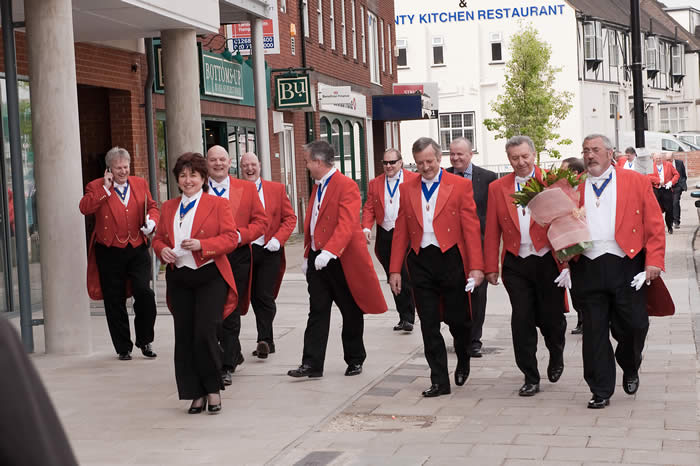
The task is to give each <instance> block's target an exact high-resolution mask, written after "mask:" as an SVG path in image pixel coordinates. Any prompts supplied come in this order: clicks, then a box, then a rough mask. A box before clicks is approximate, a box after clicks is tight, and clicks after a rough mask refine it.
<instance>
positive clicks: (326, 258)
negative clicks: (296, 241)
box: [314, 251, 338, 270]
mask: <svg viewBox="0 0 700 466" xmlns="http://www.w3.org/2000/svg"><path fill="white" fill-rule="evenodd" d="M337 258H338V257H337V256H334V255H333V254H331V253H330V252H328V251H321V254H319V255H318V256H317V257H316V260H315V261H314V267H316V270H321V269H323V268H324V267H325V266H327V265H328V262H330V260H331V259H337Z"/></svg>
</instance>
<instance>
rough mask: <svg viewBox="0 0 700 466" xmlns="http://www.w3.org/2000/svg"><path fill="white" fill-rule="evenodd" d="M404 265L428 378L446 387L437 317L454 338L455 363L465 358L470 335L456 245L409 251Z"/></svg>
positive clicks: (445, 368) (446, 375)
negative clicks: (410, 286) (409, 284)
mask: <svg viewBox="0 0 700 466" xmlns="http://www.w3.org/2000/svg"><path fill="white" fill-rule="evenodd" d="M406 265H407V267H408V273H409V275H410V277H411V283H412V284H413V295H414V298H415V300H416V308H417V310H418V317H420V328H421V334H422V336H423V347H424V351H425V359H426V360H427V361H428V365H429V366H430V381H431V382H432V383H433V384H439V385H441V386H446V387H447V386H449V385H450V377H449V372H448V369H447V349H446V348H445V340H444V339H443V338H442V334H441V333H440V321H441V320H444V321H445V323H446V324H447V325H448V327H449V329H450V333H451V334H452V337H453V338H454V345H455V353H457V361H458V364H459V361H460V360H463V359H465V358H468V357H469V353H468V348H467V342H468V341H469V338H470V334H471V328H470V327H471V321H470V319H469V300H468V297H467V293H466V292H465V291H464V287H465V286H466V283H467V279H466V277H465V275H464V267H463V265H462V256H461V255H460V253H459V249H458V248H457V246H455V247H453V248H451V249H449V250H448V251H446V252H444V253H443V252H442V251H441V250H440V248H438V247H437V246H427V247H425V248H422V249H421V250H420V251H419V254H416V253H415V252H413V250H411V251H410V252H409V253H408V257H407V259H406ZM441 305H442V306H441ZM441 307H442V312H441ZM441 317H442V318H441Z"/></svg>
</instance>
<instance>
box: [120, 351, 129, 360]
mask: <svg viewBox="0 0 700 466" xmlns="http://www.w3.org/2000/svg"><path fill="white" fill-rule="evenodd" d="M119 360H120V361H131V351H125V352H123V353H119Z"/></svg>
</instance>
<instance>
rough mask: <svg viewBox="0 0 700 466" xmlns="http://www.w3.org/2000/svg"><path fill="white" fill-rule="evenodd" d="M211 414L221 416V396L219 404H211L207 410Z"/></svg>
mask: <svg viewBox="0 0 700 466" xmlns="http://www.w3.org/2000/svg"><path fill="white" fill-rule="evenodd" d="M209 395H219V394H218V393H210V394H209ZM207 411H208V412H209V414H219V413H220V412H221V395H219V403H217V404H213V403H212V402H209V407H208V408H207Z"/></svg>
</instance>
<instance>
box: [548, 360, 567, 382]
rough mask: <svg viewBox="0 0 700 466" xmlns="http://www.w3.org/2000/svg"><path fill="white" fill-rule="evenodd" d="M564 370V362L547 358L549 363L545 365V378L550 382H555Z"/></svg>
mask: <svg viewBox="0 0 700 466" xmlns="http://www.w3.org/2000/svg"><path fill="white" fill-rule="evenodd" d="M563 372H564V362H563V361H559V362H553V361H552V360H551V359H550V360H549V365H548V366H547V378H548V379H549V381H550V382H552V383H556V382H557V380H559V378H560V377H561V374H562V373H563Z"/></svg>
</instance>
